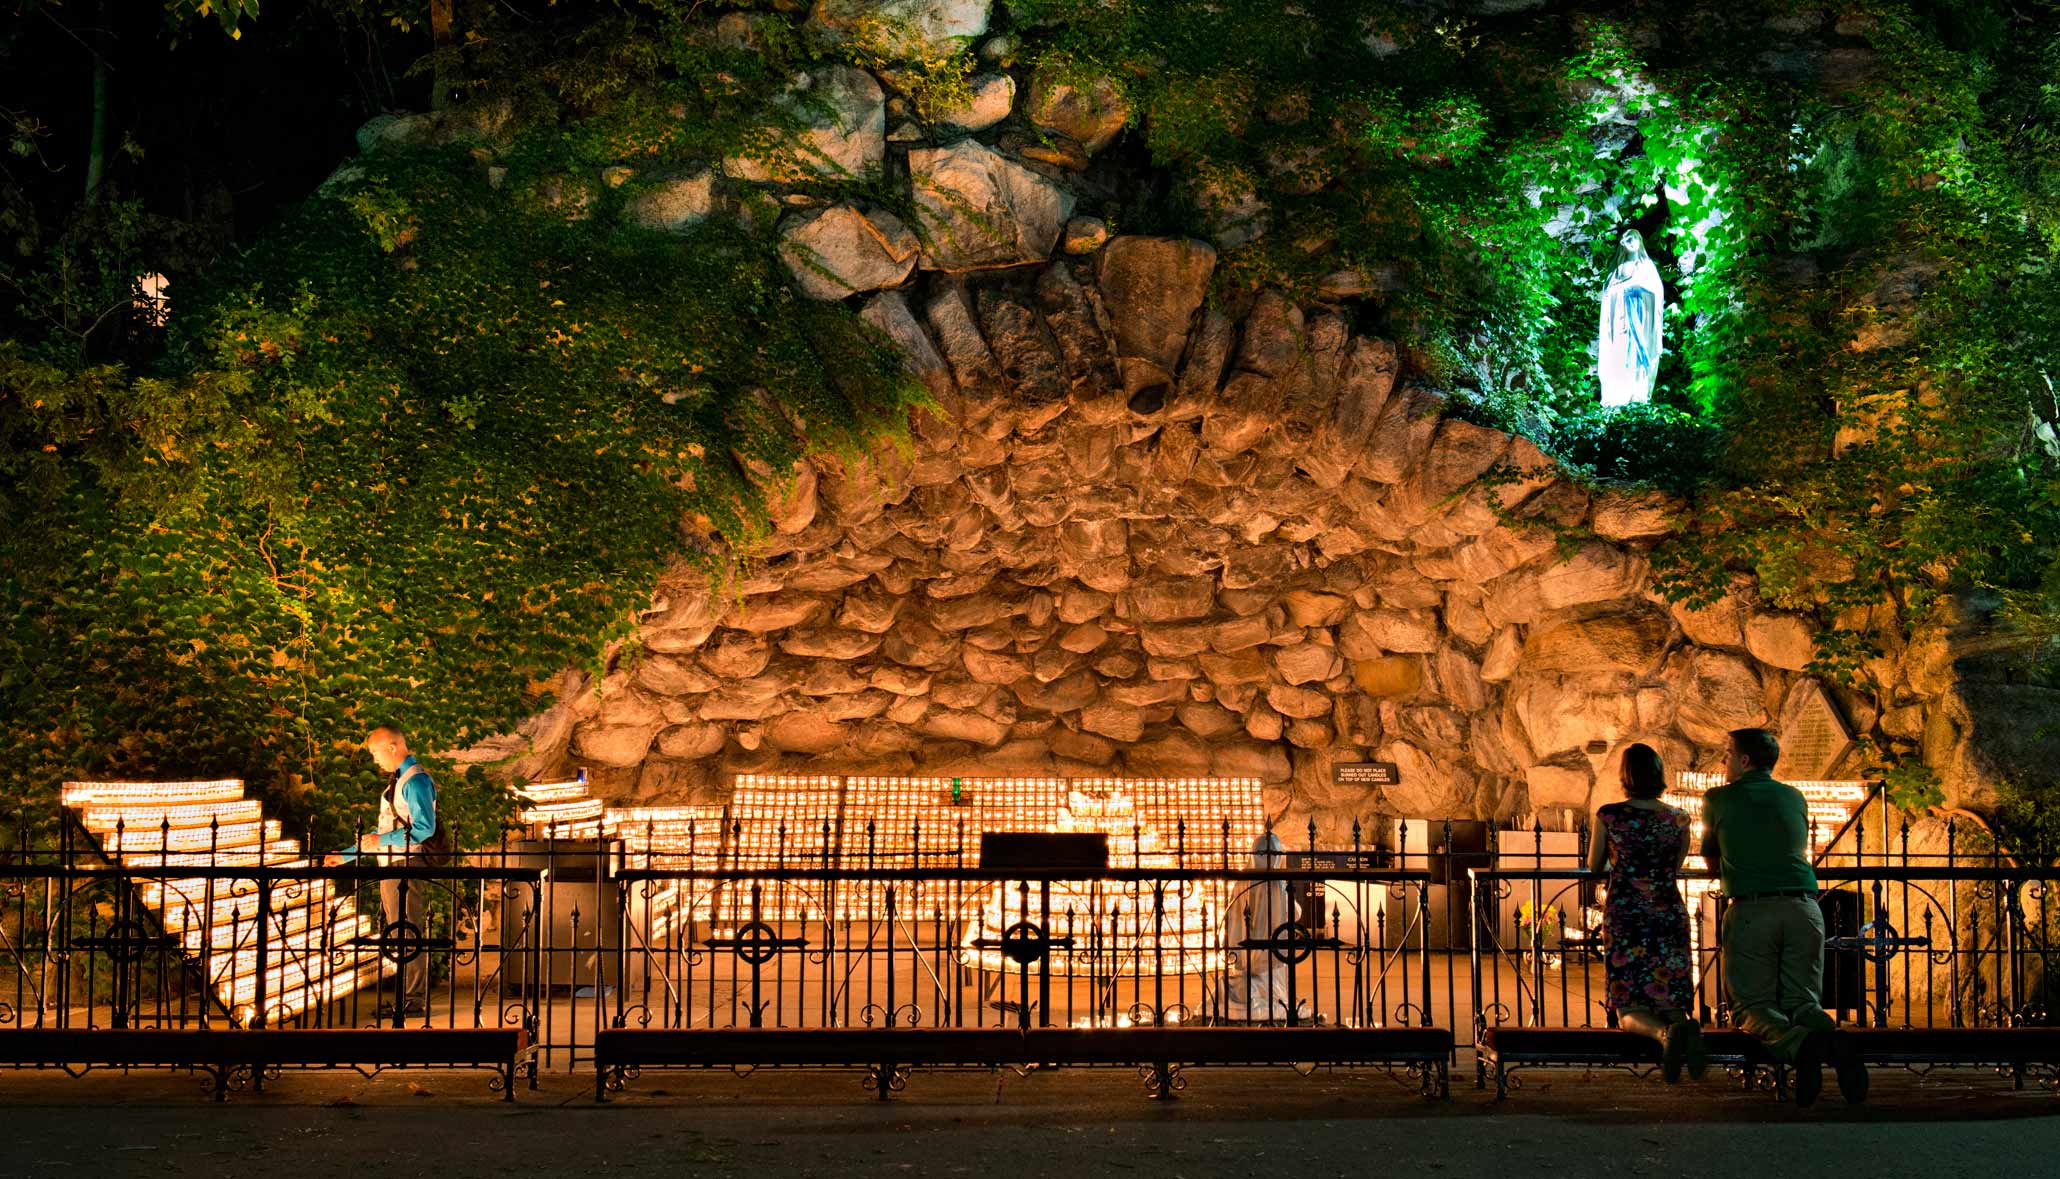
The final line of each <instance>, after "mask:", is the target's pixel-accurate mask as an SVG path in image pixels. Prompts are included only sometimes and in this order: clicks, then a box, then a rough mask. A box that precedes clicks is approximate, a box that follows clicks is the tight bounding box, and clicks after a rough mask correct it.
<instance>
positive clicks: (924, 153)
mask: <svg viewBox="0 0 2060 1179" xmlns="http://www.w3.org/2000/svg"><path fill="white" fill-rule="evenodd" d="M908 169H909V181H910V184H911V185H912V187H913V189H914V192H915V200H916V205H917V206H918V207H919V208H920V209H921V210H922V212H923V214H924V217H925V219H926V221H927V227H928V229H929V237H930V240H929V245H928V247H927V248H926V249H925V250H924V251H923V259H922V265H923V268H924V269H926V270H981V269H986V268H989V267H996V266H1017V265H1021V264H1023V263H1026V262H1042V261H1044V260H1045V259H1046V258H1049V257H1050V256H1051V252H1052V247H1053V246H1054V245H1056V244H1057V242H1058V237H1059V230H1060V229H1061V228H1062V227H1064V225H1065V224H1066V219H1067V218H1068V217H1071V216H1072V215H1073V194H1071V193H1069V192H1067V191H1066V190H1064V189H1062V188H1060V187H1059V186H1058V185H1056V184H1054V183H1052V182H1051V181H1050V180H1047V179H1045V178H1044V177H1043V176H1040V175H1038V174H1037V173H1035V172H1032V171H1031V170H1030V169H1028V168H1025V167H1024V166H1023V165H1021V164H1018V163H1016V162H1015V161H1014V160H1011V159H1009V158H1008V157H1007V156H1004V155H1002V154H1001V153H1000V152H997V151H995V150H994V149H993V148H990V147H987V146H986V145H984V144H981V143H979V142H977V141H975V140H971V139H967V140H962V141H960V142H958V143H955V144H952V145H951V146H949V147H927V148H917V149H916V150H914V151H911V152H909V153H908Z"/></svg>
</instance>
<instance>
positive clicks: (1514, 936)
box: [1469, 813, 2060, 1036]
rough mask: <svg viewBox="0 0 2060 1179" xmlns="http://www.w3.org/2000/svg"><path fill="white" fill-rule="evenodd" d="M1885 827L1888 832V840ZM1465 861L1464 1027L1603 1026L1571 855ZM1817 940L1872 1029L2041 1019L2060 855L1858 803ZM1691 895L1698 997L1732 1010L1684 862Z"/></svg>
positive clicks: (1718, 895) (1587, 887) (1594, 928)
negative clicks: (1468, 1017)
mask: <svg viewBox="0 0 2060 1179" xmlns="http://www.w3.org/2000/svg"><path fill="white" fill-rule="evenodd" d="M1884 835H1885V836H1886V837H1885V838H1884ZM1521 861H1522V858H1521V857H1519V858H1518V860H1517V862H1510V861H1508V860H1505V861H1504V862H1503V864H1502V866H1498V867H1495V868H1490V869H1477V870H1475V871H1473V873H1472V876H1473V881H1474V890H1475V903H1474V906H1473V923H1474V927H1475V930H1476V934H1475V938H1474V945H1473V949H1472V953H1471V960H1470V964H1469V968H1470V977H1471V982H1472V991H1473V993H1474V995H1475V997H1476V1001H1475V1004H1474V1021H1475V1029H1474V1034H1475V1035H1476V1036H1477V1035H1478V1033H1479V1030H1480V1029H1481V1028H1485V1027H1491V1026H1504V1025H1509V1026H1520V1027H1569V1028H1580V1027H1603V1026H1608V1025H1609V1024H1610V1023H1611V1021H1612V1018H1613V1017H1612V1016H1611V1014H1610V1013H1609V1011H1608V1010H1607V1008H1606V1006H1605V1003H1604V999H1605V995H1606V990H1605V980H1606V976H1607V970H1606V966H1605V955H1606V954H1607V946H1606V944H1605V939H1604V933H1603V913H1602V904H1601V897H1600V895H1599V893H1598V887H1599V881H1598V878H1596V877H1594V876H1592V875H1590V874H1589V873H1587V872H1585V871H1582V870H1581V869H1580V868H1579V867H1578V866H1577V865H1578V859H1577V858H1576V857H1559V858H1558V861H1557V862H1554V860H1553V858H1552V857H1538V858H1536V859H1535V860H1533V861H1531V862H1529V863H1523V862H1521ZM1816 872H1817V877H1818V881H1819V884H1820V886H1821V890H1822V891H1821V892H1820V894H1819V903H1820V905H1822V907H1823V912H1824V918H1825V931H1826V941H1825V948H1824V973H1823V991H1822V995H1823V1000H1824V1005H1825V1007H1826V1008H1827V1009H1829V1010H1831V1011H1832V1012H1833V1013H1834V1014H1835V1015H1837V1016H1838V1017H1839V1018H1840V1019H1842V1020H1844V1021H1847V1022H1851V1023H1856V1024H1860V1025H1863V1026H1869V1027H1880V1028H1973V1027H2024V1026H2042V1025H2045V1024H2047V1023H2049V1022H2050V1016H2051V1009H2050V1006H2049V1003H2050V996H2051V994H2052V990H2053V988H2054V987H2055V986H2056V985H2060V978H2056V976H2055V975H2054V973H2053V970H2052V967H2053V963H2054V941H2055V937H2054V935H2055V932H2056V929H2055V926H2056V924H2060V922H2056V914H2055V912H2054V911H2053V910H2052V909H2051V908H2049V906H2048V905H2047V897H2048V895H2049V890H2051V889H2052V887H2053V883H2054V881H2055V879H2056V878H2060V867H2054V866H2050V865H2045V864H2043V863H2038V862H2030V863H2021V862H2019V861H2017V860H2016V859H2014V858H2013V857H2011V856H2010V855H2008V854H2007V853H2006V852H2005V850H2004V849H2003V848H2002V846H2001V845H2000V844H1998V843H1997V842H1996V841H1995V840H1994V839H1993V838H1990V837H1988V836H1987V834H1986V833H1985V832H1983V833H1980V837H1979V838H1971V837H1966V836H1965V833H1964V831H1963V829H1962V827H1961V826H1960V825H1959V824H1958V823H1957V822H1951V823H1946V824H1933V825H1931V826H1930V827H1929V828H1928V829H1927V830H1926V831H1925V834H1924V835H1923V836H1922V837H1913V827H1912V826H1911V825H1910V824H1908V823H1907V822H1903V823H1899V824H1897V826H1896V827H1895V829H1894V830H1893V831H1890V830H1889V829H1888V824H1887V823H1886V822H1879V823H1878V825H1877V826H1876V827H1875V829H1874V830H1873V831H1872V832H1870V831H1869V830H1868V823H1867V821H1866V819H1865V816H1864V813H1862V814H1860V815H1856V816H1855V818H1854V821H1853V822H1852V823H1849V824H1848V825H1847V827H1846V829H1845V830H1844V831H1841V832H1840V838H1839V839H1838V840H1837V841H1835V842H1834V843H1833V844H1832V845H1831V850H1829V851H1827V852H1826V853H1825V854H1823V855H1821V856H1819V857H1818V861H1817V864H1816ZM1682 886H1683V892H1684V893H1685V894H1686V895H1687V897H1688V899H1689V923H1690V936H1691V941H1692V943H1693V958H1694V963H1695V990H1694V993H1695V1007H1696V1012H1697V1014H1698V1015H1699V1017H1700V1018H1701V1019H1702V1020H1703V1021H1704V1022H1705V1023H1709V1024H1729V1023H1731V1022H1732V1005H1731V1001H1730V996H1729V994H1728V993H1727V991H1726V989H1725V986H1724V976H1723V969H1722V961H1723V953H1724V946H1723V918H1724V913H1725V911H1726V908H1727V901H1726V898H1725V897H1724V896H1723V893H1722V890H1721V887H1720V886H1719V884H1718V882H1717V881H1716V879H1715V878H1714V877H1713V875H1712V874H1711V873H1709V872H1706V871H1700V870H1697V871H1689V872H1684V873H1683V874H1682Z"/></svg>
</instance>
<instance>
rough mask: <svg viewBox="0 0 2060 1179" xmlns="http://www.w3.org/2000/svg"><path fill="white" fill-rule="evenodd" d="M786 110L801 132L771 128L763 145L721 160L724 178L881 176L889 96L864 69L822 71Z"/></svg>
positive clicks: (795, 94)
mask: <svg viewBox="0 0 2060 1179" xmlns="http://www.w3.org/2000/svg"><path fill="white" fill-rule="evenodd" d="M783 106H784V107H785V108H786V109H787V110H788V111H789V112H790V113H791V114H792V115H793V116H794V118H795V119H796V120H798V122H799V123H800V127H799V129H798V130H797V131H796V132H794V133H793V134H791V135H790V134H788V133H787V132H785V131H784V130H781V129H772V128H769V129H768V133H767V134H766V135H765V136H764V137H763V138H762V139H761V140H760V141H759V142H756V143H753V144H751V145H750V147H749V148H748V149H747V150H745V151H742V152H739V153H738V154H736V155H734V156H731V157H729V158H728V159H726V160H724V161H723V165H722V168H723V172H724V173H725V174H727V175H729V176H731V177H733V178H735V179H738V180H748V181H759V182H763V181H780V182H785V181H794V180H800V179H803V178H806V177H809V176H831V177H838V176H864V175H866V174H867V173H871V172H877V171H878V170H879V168H880V164H881V161H882V160H884V159H885V158H886V155H887V100H886V95H885V94H884V93H883V92H882V91H881V90H880V83H879V82H878V81H877V80H875V79H874V77H873V76H872V75H871V74H869V73H867V72H865V71H864V70H861V69H855V68H853V67H851V66H845V65H837V66H830V67H828V68H827V69H823V70H819V71H817V72H816V73H814V74H811V75H808V76H807V78H806V79H805V80H804V82H803V84H802V85H801V86H799V87H797V89H796V90H795V92H793V93H792V94H790V95H789V96H788V97H787V98H786V99H785V100H784V102H783Z"/></svg>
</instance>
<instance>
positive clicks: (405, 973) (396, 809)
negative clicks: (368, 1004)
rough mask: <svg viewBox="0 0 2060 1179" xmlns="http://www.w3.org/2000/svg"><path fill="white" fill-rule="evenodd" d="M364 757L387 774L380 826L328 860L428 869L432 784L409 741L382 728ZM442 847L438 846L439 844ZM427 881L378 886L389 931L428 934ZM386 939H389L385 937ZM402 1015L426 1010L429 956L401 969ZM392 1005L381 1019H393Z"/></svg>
mask: <svg viewBox="0 0 2060 1179" xmlns="http://www.w3.org/2000/svg"><path fill="white" fill-rule="evenodd" d="M365 751H366V752H367V753H370V754H371V755H372V760H373V761H374V762H375V763H377V764H378V766H379V768H380V769H382V770H384V771H386V774H387V778H386V789H385V791H383V792H382V793H381V794H380V795H379V824H378V826H377V827H376V828H374V829H373V830H372V831H370V832H368V833H366V834H365V836H364V837H363V838H361V839H360V840H358V844H357V846H356V847H352V848H348V849H346V850H344V851H341V852H338V853H337V854H336V855H334V856H331V857H330V860H331V862H333V863H335V862H344V861H350V860H356V859H358V858H359V857H361V856H366V857H373V858H375V859H377V860H381V861H384V862H386V863H391V864H401V863H409V862H414V863H426V862H428V861H427V860H426V859H425V858H422V857H423V852H424V850H425V849H424V846H423V845H425V844H428V843H429V842H430V841H431V840H432V839H434V838H435V836H436V782H435V781H434V780H433V779H431V778H430V776H429V771H428V770H426V769H423V768H422V765H421V763H420V762H417V761H416V760H415V757H414V755H413V754H411V753H409V752H408V739H407V738H406V737H404V736H402V735H401V731H400V730H399V729H395V728H390V727H387V726H384V725H382V726H380V727H379V728H376V729H373V730H372V731H371V732H370V733H367V734H366V735H365ZM439 842H441V841H439ZM428 893H429V882H428V881H426V880H382V881H380V882H379V908H380V918H381V923H382V924H383V925H384V926H387V927H391V926H392V925H393V923H394V922H396V921H399V920H402V919H405V920H406V921H407V922H408V924H410V925H412V926H414V927H415V931H416V934H415V936H418V937H420V936H424V935H426V934H427V933H428V928H429V927H428V924H427V921H426V920H425V912H424V904H423V902H424V900H425V899H426V898H427V897H428ZM389 936H390V935H389ZM401 974H402V978H401V993H402V998H401V1009H402V1011H403V1012H404V1013H405V1014H408V1015H420V1014H423V1013H424V1012H426V1011H428V1010H429V955H428V954H427V953H426V952H424V953H420V954H417V955H416V956H415V957H414V958H413V959H412V960H411V961H409V962H406V963H404V964H403V965H402V967H401ZM392 1013H393V1011H392V1007H391V1005H390V1004H389V1005H387V1006H386V1007H384V1008H383V1009H382V1010H381V1012H380V1014H381V1015H391V1014H392Z"/></svg>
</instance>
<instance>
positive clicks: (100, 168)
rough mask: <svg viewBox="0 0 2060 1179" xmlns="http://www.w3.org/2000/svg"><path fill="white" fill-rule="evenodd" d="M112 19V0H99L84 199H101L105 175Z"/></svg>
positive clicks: (96, 13)
mask: <svg viewBox="0 0 2060 1179" xmlns="http://www.w3.org/2000/svg"><path fill="white" fill-rule="evenodd" d="M113 19H114V6H113V3H112V0H100V5H99V7H98V8H97V9H96V10H95V12H94V15H93V37H92V40H91V42H90V44H91V46H92V54H93V129H92V131H91V132H90V139H89V141H88V143H87V144H86V203H87V204H89V205H90V204H93V203H95V202H97V201H99V199H100V183H101V181H102V180H104V179H105V178H106V176H107V91H108V75H109V74H110V72H111V71H110V70H109V69H108V65H107V55H108V54H109V53H110V52H111V51H112V50H113V48H114V35H113V33H112V31H111V30H110V29H109V28H108V24H109V22H110V21H112V20H113Z"/></svg>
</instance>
